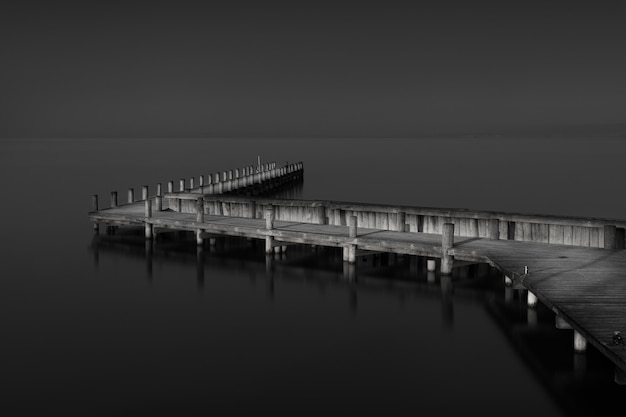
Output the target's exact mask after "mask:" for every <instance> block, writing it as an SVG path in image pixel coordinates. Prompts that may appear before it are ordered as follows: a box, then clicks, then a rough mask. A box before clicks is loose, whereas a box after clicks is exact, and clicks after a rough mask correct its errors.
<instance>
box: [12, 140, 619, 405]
mask: <svg viewBox="0 0 626 417" xmlns="http://www.w3.org/2000/svg"><path fill="white" fill-rule="evenodd" d="M625 157H626V141H624V140H623V139H617V138H565V137H562V138H523V137H520V138H502V137H466V138H420V139H415V138H413V139H412V138H379V139H368V138H335V139H329V138H308V139H301V138H219V139H204V138H197V139H176V138H168V139H160V138H154V139H112V138H102V139H77V138H74V139H59V138H40V139H2V140H0V192H1V193H2V198H1V201H2V204H1V206H0V207H1V209H0V210H1V213H2V215H1V217H0V226H1V227H0V233H1V236H2V240H1V242H2V243H1V244H0V249H1V251H0V271H1V272H0V297H1V300H2V302H1V304H0V309H1V311H2V314H0V323H1V326H0V329H1V339H0V340H1V343H0V357H1V360H0V379H1V380H2V387H3V388H2V389H1V390H0V415H2V416H5V417H10V416H43V415H48V414H50V413H56V414H58V415H64V416H69V415H72V416H73V415H76V416H143V415H145V416H154V415H167V416H186V415H190V416H191V415H193V416H199V415H216V416H223V415H224V416H226V415H260V414H263V415H269V416H278V415H290V416H305V415H306V416H309V415H310V416H321V415H347V414H348V413H349V414H350V415H355V416H366V415H367V416H370V415H373V416H405V415H407V416H408V415H411V416H415V415H422V416H455V415H480V416H502V415H506V416H507V417H514V416H524V417H527V416H529V415H540V416H542V417H549V416H587V415H601V414H602V413H605V412H614V411H612V410H615V409H616V410H620V409H622V408H623V400H624V398H626V386H623V385H618V384H617V383H615V381H614V367H613V364H612V363H610V362H609V361H608V360H607V359H606V358H605V357H603V356H602V355H601V354H600V353H599V352H598V351H596V350H595V348H593V346H589V347H588V350H587V352H586V353H584V354H576V353H574V352H573V335H572V330H560V329H557V328H556V327H555V323H554V314H552V312H551V311H549V310H548V309H547V308H546V307H545V306H543V305H541V304H540V305H538V306H537V307H536V308H535V309H530V310H529V309H528V307H527V306H526V300H525V297H524V294H523V292H522V291H518V290H513V289H512V288H510V287H506V286H505V285H504V282H503V277H502V275H501V273H499V272H498V271H497V270H495V269H493V268H491V267H489V266H487V265H477V264H467V265H464V264H461V265H459V266H458V267H457V268H455V269H454V272H453V275H452V277H451V278H449V277H441V276H439V274H438V273H428V272H427V270H426V266H425V262H424V259H421V258H418V257H412V256H389V255H385V254H370V255H367V256H363V257H360V258H359V259H358V261H357V264H356V266H355V268H354V269H353V270H349V268H346V266H345V265H344V264H343V262H342V257H341V253H340V252H338V250H336V249H332V248H320V247H308V246H289V247H288V249H287V251H286V252H285V253H281V254H276V255H272V256H269V257H266V255H265V253H264V246H263V242H260V241H255V240H253V239H252V240H249V239H245V238H220V239H218V240H217V242H216V244H215V246H210V245H205V246H204V247H203V248H201V249H198V248H197V246H196V243H195V241H194V238H193V237H192V236H190V235H188V234H185V233H170V234H165V235H163V236H162V237H161V236H159V238H158V239H157V240H156V241H155V242H146V241H145V238H144V237H143V231H142V230H136V229H132V228H128V229H126V228H120V229H119V230H118V231H117V233H116V234H114V235H110V234H106V232H105V230H104V227H101V229H100V232H99V233H98V234H96V233H94V230H93V226H92V224H91V223H90V221H89V218H88V212H89V211H90V210H91V203H92V195H94V194H97V195H98V196H99V199H100V204H101V207H103V206H104V207H106V205H107V204H108V201H109V200H108V199H109V195H110V192H111V191H118V194H119V199H120V201H125V198H126V192H127V190H128V189H129V188H133V189H134V190H135V195H136V196H140V195H141V187H142V186H144V185H148V186H149V189H150V192H151V194H152V193H153V192H154V190H155V189H156V184H157V183H161V184H164V185H165V184H167V182H168V181H170V180H172V181H175V184H177V183H178V181H179V180H180V179H186V180H187V181H188V180H189V178H191V177H194V178H195V179H196V181H198V179H197V178H198V176H200V175H204V176H206V175H208V174H211V173H213V174H214V173H217V172H221V171H224V170H230V169H235V168H242V167H244V166H249V165H255V164H256V163H257V161H258V158H260V159H261V162H276V163H277V165H278V166H281V165H283V164H286V163H293V162H303V165H304V176H303V179H302V181H301V182H300V183H297V184H294V185H293V187H292V188H291V189H289V190H283V191H282V193H283V194H282V196H283V197H285V196H287V197H291V198H300V199H323V200H334V201H353V202H371V203H383V204H390V205H391V204H402V205H414V206H422V207H443V208H467V209H477V210H490V211H502V212H511V213H529V214H530V213H535V214H554V215H563V216H576V217H600V218H611V219H626V193H625V192H624V190H625V189H626V187H625V184H624V168H623V166H624V165H623V164H624V159H625ZM347 269H348V270H347ZM625 275H626V272H625Z"/></svg>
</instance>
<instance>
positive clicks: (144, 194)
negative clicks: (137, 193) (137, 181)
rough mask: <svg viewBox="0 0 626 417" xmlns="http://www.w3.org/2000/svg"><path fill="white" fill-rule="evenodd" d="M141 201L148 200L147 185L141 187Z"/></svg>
mask: <svg viewBox="0 0 626 417" xmlns="http://www.w3.org/2000/svg"><path fill="white" fill-rule="evenodd" d="M141 199H142V200H147V199H148V186H147V185H144V186H143V187H141Z"/></svg>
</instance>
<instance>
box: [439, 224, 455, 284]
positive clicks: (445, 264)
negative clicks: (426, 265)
mask: <svg viewBox="0 0 626 417" xmlns="http://www.w3.org/2000/svg"><path fill="white" fill-rule="evenodd" d="M453 246H454V223H444V224H443V230H442V234H441V255H442V256H441V273H442V274H444V275H447V274H451V273H452V266H453V264H454V257H453V256H452V255H451V254H450V249H452V247H453Z"/></svg>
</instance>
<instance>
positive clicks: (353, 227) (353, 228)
mask: <svg viewBox="0 0 626 417" xmlns="http://www.w3.org/2000/svg"><path fill="white" fill-rule="evenodd" d="M356 221H357V218H356V216H350V220H349V236H350V237H356Z"/></svg>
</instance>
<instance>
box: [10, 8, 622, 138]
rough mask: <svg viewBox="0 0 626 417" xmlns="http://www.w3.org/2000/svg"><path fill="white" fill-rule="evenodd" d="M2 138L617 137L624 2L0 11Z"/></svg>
mask: <svg viewBox="0 0 626 417" xmlns="http://www.w3.org/2000/svg"><path fill="white" fill-rule="evenodd" d="M0 36H1V37H0V52H1V59H2V63H1V66H0V75H1V79H0V89H1V91H0V136H2V137H64V136H66V137H67V136H72V137H111V136H115V137H135V136H138V137H157V136H158V137H179V136H187V137H210V136H219V137H223V136H261V137H263V136H307V137H317V136H331V137H336V136H374V137H385V136H401V137H404V136H408V137H412V136H423V135H427V136H428V135H465V134H469V135H471V134H505V135H508V134H517V133H520V132H521V133H529V132H530V133H531V134H542V133H546V132H547V133H554V132H561V131H566V132H586V131H593V132H601V133H602V134H606V133H608V134H615V133H616V132H617V133H624V132H625V131H626V1H624V0H619V1H602V0H596V1H585V2H577V1H549V0H544V1H529V0H526V1H517V0H512V1H471V0H466V1H419V2H418V1H415V2H406V1H405V2H401V3H400V2H398V3H394V2H393V1H379V2H375V3H368V2H353V3H351V4H348V3H347V2H341V1H336V2H331V3H323V2H319V1H318V2H310V3H309V2H304V1H292V2H285V3H284V4H279V3H271V2H266V1H255V2H252V1H247V2H238V1H225V2H214V1H206V2H197V3H191V2H185V1H171V2H158V1H155V2H140V3H137V2H136V3H133V2H130V1H128V2H119V3H118V2H114V1H102V2H96V1H93V2H91V1H89V2H87V1H77V2H65V1H46V2H32V1H24V0H22V1H9V2H8V4H7V2H4V3H3V6H2V10H1V11H0Z"/></svg>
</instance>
